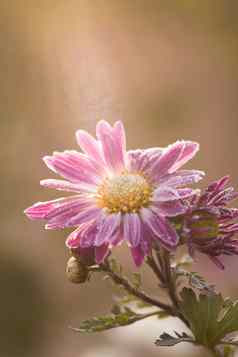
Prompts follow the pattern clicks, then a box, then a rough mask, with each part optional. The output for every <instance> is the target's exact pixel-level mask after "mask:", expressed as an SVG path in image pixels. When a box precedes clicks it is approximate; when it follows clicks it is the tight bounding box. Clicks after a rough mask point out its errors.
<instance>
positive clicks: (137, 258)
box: [131, 246, 145, 267]
mask: <svg viewBox="0 0 238 357" xmlns="http://www.w3.org/2000/svg"><path fill="white" fill-rule="evenodd" d="M131 255H132V258H133V260H134V263H135V265H136V266H137V267H140V266H141V264H142V263H143V260H144V257H145V253H144V252H143V250H142V249H141V247H140V246H137V247H132V248H131Z"/></svg>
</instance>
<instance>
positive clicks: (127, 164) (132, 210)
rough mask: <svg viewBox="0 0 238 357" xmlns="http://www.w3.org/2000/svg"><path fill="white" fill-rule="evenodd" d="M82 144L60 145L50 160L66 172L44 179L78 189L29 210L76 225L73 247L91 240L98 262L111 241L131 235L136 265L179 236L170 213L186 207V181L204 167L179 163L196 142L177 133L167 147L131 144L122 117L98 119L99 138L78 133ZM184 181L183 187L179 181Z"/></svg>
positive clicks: (52, 225)
mask: <svg viewBox="0 0 238 357" xmlns="http://www.w3.org/2000/svg"><path fill="white" fill-rule="evenodd" d="M76 137H77V141H78V144H79V145H80V147H81V149H82V151H83V153H81V152H78V151H64V152H63V153H59V152H55V153H54V154H53V155H52V156H46V157H44V159H43V160H44V162H45V163H46V165H47V166H48V167H49V169H51V170H52V171H53V172H55V173H57V174H59V175H60V176H62V177H63V178H64V180H56V179H48V180H43V181H41V185H42V186H44V187H50V188H55V189H57V190H63V191H71V192H74V195H73V196H69V197H66V198H61V199H56V200H52V201H48V202H39V203H36V204H35V205H33V206H32V207H30V208H28V209H26V210H25V213H26V214H27V216H28V217H29V218H31V219H43V220H45V221H46V222H47V224H46V229H61V228H64V227H76V229H75V230H74V231H73V232H72V233H71V234H70V235H69V237H68V239H67V241H66V244H67V246H68V247H69V248H71V249H84V248H92V249H93V251H94V253H95V260H96V262H97V263H100V262H102V261H103V260H104V258H105V257H106V256H107V254H108V253H109V251H110V249H111V248H112V247H113V246H116V245H118V244H120V243H121V242H122V241H126V242H127V244H128V245H129V247H130V249H131V252H132V256H133V258H134V261H135V263H136V265H140V264H141V263H142V261H143V258H144V256H145V255H146V254H148V252H149V251H150V249H151V244H152V241H153V240H158V241H159V242H160V243H161V244H162V245H163V246H164V247H166V248H167V249H173V248H174V247H175V246H176V245H177V243H178V240H179V238H178V235H177V233H176V230H175V229H174V228H173V227H172V226H171V225H170V224H169V221H168V217H173V216H177V215H179V214H182V213H184V211H185V206H184V204H183V203H182V200H183V199H184V198H187V197H190V196H191V195H194V190H192V189H189V188H184V186H186V185H187V184H192V183H195V182H198V181H199V180H200V179H201V178H202V177H203V175H204V173H203V172H202V171H198V170H180V168H181V167H182V166H183V165H184V164H185V163H186V162H187V161H189V160H190V159H191V158H192V157H193V156H194V155H195V154H196V152H197V151H198V149H199V146H198V144H197V143H194V142H191V141H177V142H175V143H174V144H172V145H170V146H168V147H167V148H152V149H147V150H131V151H126V140H125V132H124V128H123V125H122V123H121V122H116V123H115V125H114V126H111V125H110V124H109V123H107V122H106V121H100V122H99V123H98V124H97V140H96V139H94V138H93V137H92V136H91V135H89V134H88V133H87V132H85V131H82V130H79V131H78V132H77V133H76ZM181 187H183V188H181Z"/></svg>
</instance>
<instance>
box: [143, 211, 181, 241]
mask: <svg viewBox="0 0 238 357" xmlns="http://www.w3.org/2000/svg"><path fill="white" fill-rule="evenodd" d="M141 217H142V220H143V222H144V224H145V225H146V226H147V228H148V229H149V230H150V232H151V234H152V235H153V236H154V238H156V239H159V240H160V241H161V242H162V243H163V244H164V245H165V246H166V247H170V248H173V247H175V246H176V244H177V243H178V239H179V238H178V235H177V233H176V231H175V230H174V229H173V227H172V226H171V225H170V224H169V222H168V221H167V219H166V218H165V217H163V216H161V215H159V214H158V213H156V212H155V211H152V210H150V209H148V208H143V209H141Z"/></svg>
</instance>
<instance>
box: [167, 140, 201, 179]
mask: <svg viewBox="0 0 238 357" xmlns="http://www.w3.org/2000/svg"><path fill="white" fill-rule="evenodd" d="M198 151H199V144H198V143H196V142H193V141H184V147H183V150H182V152H181V155H180V157H179V159H178V160H177V161H176V163H175V164H174V165H173V167H171V169H170V170H169V173H170V174H172V173H173V172H175V171H177V170H178V169H180V167H182V166H183V165H184V164H186V163H187V162H188V161H189V160H191V159H192V158H193V157H194V156H195V155H196V153H197V152H198Z"/></svg>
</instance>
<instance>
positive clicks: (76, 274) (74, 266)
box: [66, 257, 89, 284]
mask: <svg viewBox="0 0 238 357" xmlns="http://www.w3.org/2000/svg"><path fill="white" fill-rule="evenodd" d="M66 274H67V277H68V279H69V281H71V282H72V283H74V284H82V283H85V282H86V281H87V278H88V274H89V271H88V269H87V267H86V266H85V265H84V264H82V263H81V262H80V260H79V259H77V258H75V257H71V258H70V259H69V260H68V263H67V267H66Z"/></svg>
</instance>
